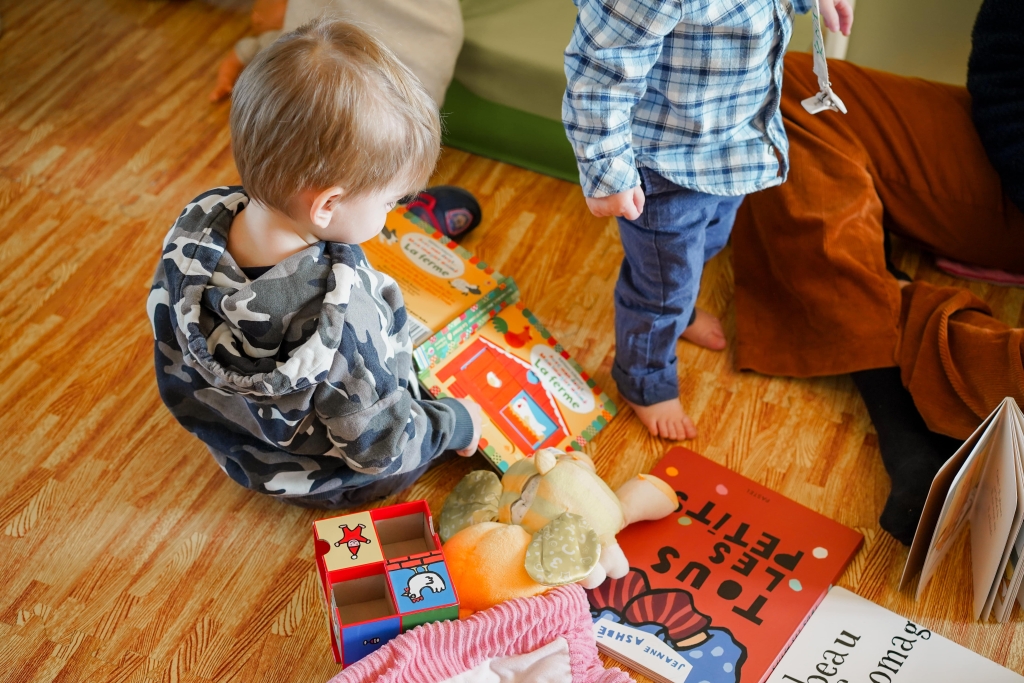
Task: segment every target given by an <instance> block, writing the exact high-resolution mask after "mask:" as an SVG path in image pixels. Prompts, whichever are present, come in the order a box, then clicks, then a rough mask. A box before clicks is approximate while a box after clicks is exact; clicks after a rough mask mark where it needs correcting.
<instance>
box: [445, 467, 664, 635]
mask: <svg viewBox="0 0 1024 683" xmlns="http://www.w3.org/2000/svg"><path fill="white" fill-rule="evenodd" d="M677 505H678V502H677V500H676V495H675V492H674V491H673V490H672V489H671V487H669V485H668V484H666V483H665V482H663V481H662V480H660V479H658V478H657V477H654V476H651V475H644V474H641V475H639V476H638V477H636V478H634V479H631V480H630V481H628V482H626V483H625V484H623V485H622V487H621V488H619V490H618V491H612V490H611V489H610V488H609V487H608V485H607V484H605V483H604V481H602V480H601V478H600V477H599V476H597V472H596V470H595V468H594V463H593V461H592V460H591V459H590V458H589V457H587V456H586V455H584V454H582V453H572V454H566V453H563V452H561V451H559V450H557V449H554V448H545V449H543V450H540V451H538V452H537V453H536V454H535V455H534V456H533V457H532V458H526V459H524V460H520V461H519V462H516V463H515V464H513V465H512V466H511V467H509V469H508V471H507V472H506V473H505V475H504V476H503V477H502V478H501V479H500V480H499V479H498V476H497V475H496V474H494V473H493V472H490V471H476V472H470V473H469V474H468V475H466V477H465V478H464V479H463V480H462V481H461V482H459V484H458V485H457V486H456V487H455V489H454V490H453V491H452V493H451V495H450V496H448V500H446V501H445V504H444V508H443V509H442V510H441V515H440V517H439V522H440V524H439V526H440V528H439V531H440V536H441V540H442V541H443V542H444V552H445V557H446V559H447V560H448V568H449V571H450V572H451V576H452V580H453V581H454V582H455V584H456V585H457V586H458V587H459V597H460V607H461V610H460V614H461V615H462V616H467V615H468V614H472V613H473V612H477V611H479V610H482V609H486V608H488V607H492V606H494V605H497V604H498V603H501V602H504V601H505V600H509V599H512V598H519V597H526V596H530V595H537V594H539V593H543V592H544V591H546V590H548V589H549V588H550V587H552V586H560V585H563V584H567V583H575V582H578V583H580V584H581V585H582V586H583V587H584V588H596V587H597V586H599V585H600V584H601V583H602V582H603V581H604V580H605V578H606V577H609V576H610V577H612V578H621V577H623V576H625V575H626V574H627V573H628V572H629V562H628V561H627V560H626V557H625V555H624V554H623V553H622V549H621V548H620V547H619V544H618V542H617V541H616V540H615V536H616V534H618V533H619V532H620V531H621V530H622V529H623V528H624V527H626V526H627V525H629V524H632V523H633V522H639V521H642V520H654V519H661V518H662V517H666V516H668V515H669V514H671V513H672V512H673V511H674V510H675V509H676V507H677Z"/></svg>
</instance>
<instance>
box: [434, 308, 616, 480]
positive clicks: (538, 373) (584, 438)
mask: <svg viewBox="0 0 1024 683" xmlns="http://www.w3.org/2000/svg"><path fill="white" fill-rule="evenodd" d="M491 315H492V317H491V318H490V320H489V321H488V322H487V323H485V324H483V325H481V326H480V327H479V328H478V329H476V330H475V331H474V332H471V333H469V334H467V335H463V336H462V337H461V338H455V339H449V338H448V336H447V334H445V333H440V334H437V335H434V336H433V337H431V338H430V339H429V340H427V341H426V342H425V343H423V344H422V345H421V346H420V347H419V348H417V349H416V355H417V365H418V366H419V367H420V368H421V371H420V376H419V379H420V383H421V384H422V385H423V386H424V387H426V388H427V390H428V391H430V393H431V395H433V396H434V397H435V398H444V397H453V398H466V399H470V400H473V401H476V402H477V403H478V404H479V405H480V408H481V411H482V412H483V421H482V425H481V436H480V450H481V451H482V452H483V454H484V456H486V457H487V459H488V460H490V462H491V464H492V465H494V467H496V468H497V469H498V470H499V471H500V472H505V471H506V470H508V468H509V466H510V465H511V464H512V463H514V462H516V461H517V460H519V459H521V458H524V457H527V456H530V455H533V453H535V452H536V451H538V450H540V449H541V448H547V447H554V448H560V449H562V450H564V451H572V450H582V449H583V447H584V446H585V445H586V444H587V442H588V441H589V440H590V439H592V438H593V437H594V435H595V434H597V432H598V431H600V430H601V428H603V427H604V426H605V425H606V424H608V421H609V420H611V419H612V416H613V415H615V412H616V408H615V404H614V403H613V402H612V400H611V399H610V398H608V396H606V395H605V393H604V392H603V391H601V388H600V387H599V386H598V385H597V383H596V382H594V380H593V379H592V378H591V377H589V376H588V375H587V373H585V372H584V371H583V369H582V368H581V367H580V366H579V365H577V364H576V362H575V361H574V360H573V359H572V358H571V357H570V356H569V353H568V351H566V350H565V349H564V348H562V345H561V344H559V343H558V342H557V341H555V339H554V337H552V336H551V334H550V333H549V332H548V331H547V330H546V329H545V328H544V326H543V325H541V324H540V322H539V321H538V320H537V319H536V318H535V317H534V316H533V314H532V313H530V311H529V310H527V309H525V308H523V306H522V304H515V305H512V306H505V307H504V308H501V309H500V310H494V309H492V311H491Z"/></svg>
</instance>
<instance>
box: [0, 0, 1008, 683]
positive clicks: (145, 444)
mask: <svg viewBox="0 0 1024 683" xmlns="http://www.w3.org/2000/svg"><path fill="white" fill-rule="evenodd" d="M218 4H219V7H218V6H214V5H211V4H204V3H202V2H198V1H196V0H191V1H188V2H186V1H184V0H80V1H79V2H74V3H72V2H58V1H56V0H38V1H33V2H28V1H26V0H21V1H15V0H0V15H2V16H3V19H4V26H5V33H4V34H3V35H2V36H0V292H2V295H0V323H2V324H0V435H2V443H3V450H2V451H0V467H2V476H0V530H2V532H3V533H2V534H0V577H2V580H0V680H5V681H12V682H15V681H16V682H17V683H30V682H32V683H49V682H51V681H118V682H123V683H142V682H143V681H146V682H148V681H154V682H155V681H189V682H199V681H203V682H205V681H218V682H227V681H284V680H290V681H326V680H327V679H328V678H329V677H330V676H332V675H333V674H334V673H335V672H336V671H337V670H338V667H337V666H336V665H335V664H334V662H333V660H332V658H331V655H330V651H329V648H328V642H327V630H326V624H325V621H324V617H323V614H322V610H321V606H320V600H319V597H318V595H317V586H316V575H315V571H314V563H313V554H312V551H313V545H312V539H311V535H310V523H311V521H312V520H313V519H314V518H316V517H318V516H322V513H317V512H313V511H308V510H300V509H297V508H293V507H289V506H287V505H283V504H281V503H277V502H275V501H273V500H269V499H266V498H263V497H260V496H257V495H254V494H251V493H249V492H247V491H245V490H243V489H241V488H240V487H238V486H237V485H235V484H234V483H232V482H231V481H230V480H229V479H228V478H227V477H226V476H225V475H224V474H222V473H221V471H220V470H219V469H218V468H217V466H216V464H215V463H214V461H213V459H212V458H211V457H210V456H209V455H208V454H207V452H206V450H205V449H204V448H203V446H202V445H201V444H200V443H199V442H198V441H197V440H195V439H194V438H193V437H192V436H191V435H189V434H188V433H186V432H185V431H184V430H183V429H181V428H180V427H179V426H178V425H177V424H176V423H175V422H174V420H173V419H172V418H171V416H170V415H169V413H167V411H166V410H165V409H164V407H163V405H162V404H161V402H160V399H159V396H158V395H157V391H156V385H155V382H154V379H153V369H152V341H151V333H150V330H149V325H148V322H147V320H146V314H145V300H146V295H147V291H148V287H149V283H150V277H151V275H152V272H153V268H154V266H155V264H156V259H157V256H158V254H159V245H160V241H161V238H162V237H163V235H164V233H165V231H166V229H167V227H168V226H169V225H170V224H171V222H172V221H173V220H174V218H175V217H176V216H177V214H178V213H179V211H180V210H181V208H182V206H184V204H185V203H187V201H188V200H190V199H191V198H192V197H193V196H195V195H196V194H198V193H199V192H201V191H203V190H205V189H207V188H209V187H211V186H215V185H224V184H230V183H235V182H237V174H236V171H235V169H234V165H233V162H232V159H231V153H230V146H229V136H228V130H227V112H228V108H227V105H226V104H220V105H211V104H210V103H209V102H207V100H206V93H207V92H208V91H209V89H210V88H211V85H212V79H213V74H214V73H215V71H216V67H217V63H218V61H219V60H220V58H221V56H222V55H223V54H224V53H225V52H226V51H227V50H228V49H229V48H230V46H231V45H232V44H233V43H234V42H235V41H236V40H237V39H238V38H239V37H241V36H242V35H244V33H245V32H246V30H247V18H246V15H245V13H244V10H243V9H238V8H237V7H238V5H239V4H240V3H238V2H234V3H232V2H221V3H218ZM434 181H435V182H436V183H452V184H458V185H461V186H463V187H466V188H468V189H469V190H471V191H472V192H474V193H475V194H476V195H477V197H478V198H479V199H480V201H481V204H482V206H483V209H484V213H485V216H486V219H485V222H484V224H483V225H482V226H481V227H480V228H479V229H477V230H476V231H475V232H474V233H472V234H471V235H470V236H469V237H468V238H467V239H466V241H465V244H466V246H467V247H468V248H469V249H471V250H473V251H476V252H477V253H478V254H480V255H481V256H482V257H483V258H484V259H485V260H486V261H488V262H489V263H492V264H494V265H495V266H497V267H498V268H499V269H500V270H502V271H503V272H505V273H508V274H510V275H512V276H514V277H515V278H516V280H517V281H518V282H519V285H520V287H521V289H522V295H523V300H524V301H525V302H527V303H528V305H529V306H530V308H532V309H533V310H534V311H535V313H536V314H537V315H538V317H539V318H540V319H541V320H542V321H543V322H544V323H545V324H546V325H547V327H548V328H549V329H550V330H551V332H552V333H553V334H554V335H555V337H556V338H558V340H559V341H561V343H562V344H563V345H564V346H566V347H567V348H568V349H570V350H571V351H572V353H573V354H574V355H575V357H576V358H577V360H578V361H579V362H580V363H581V364H582V365H583V366H584V367H585V368H587V369H588V370H590V371H591V374H593V376H594V377H596V378H597V380H598V382H599V383H600V384H601V385H602V386H604V387H605V388H606V389H607V390H608V391H609V392H610V393H612V395H613V396H614V385H613V383H612V382H611V381H610V377H609V369H610V364H611V358H612V351H613V333H612V314H613V308H612V287H613V285H614V281H615V277H616V273H617V269H618V263H619V260H620V259H621V255H622V252H621V247H620V246H619V243H618V239H617V236H616V230H615V226H614V223H613V222H612V221H608V220H598V219H595V218H592V217H591V216H590V215H589V214H588V213H587V211H586V208H585V205H584V202H583V199H582V196H581V195H580V192H579V188H578V187H577V186H574V185H571V184H569V183H565V182H562V181H558V180H553V179H551V178H547V177H543V176H540V175H537V174H534V173H531V172H528V171H524V170H522V169H519V168H515V167H512V166H507V165H504V164H500V163H496V162H494V161H490V160H487V159H483V158H480V157H475V156H472V155H469V154H465V153H463V152H460V151H457V150H447V151H446V152H445V153H444V155H443V158H442V161H441V164H440V166H439V169H438V172H437V174H436V177H435V179H434ZM901 263H902V265H903V266H904V267H905V269H907V270H908V271H909V272H911V273H912V274H915V273H916V274H917V275H919V276H922V277H927V278H928V279H930V280H933V281H936V282H949V283H952V282H954V281H953V280H952V279H950V278H946V277H944V276H942V275H941V274H939V273H937V272H936V271H935V270H934V268H933V267H932V266H931V265H930V262H929V261H928V260H927V259H926V258H923V257H920V256H919V255H918V254H916V253H914V252H904V253H902V254H901ZM732 281H733V278H732V271H731V263H730V259H729V250H728V249H726V250H725V252H723V253H722V254H721V255H720V256H718V257H717V258H716V259H714V261H712V262H711V263H710V264H709V267H708V269H707V272H706V275H705V278H704V286H703V291H702V294H701V303H702V305H703V306H704V307H706V308H708V309H709V310H711V311H712V312H714V313H716V314H719V315H722V316H723V317H724V320H725V325H726V330H727V333H728V335H729V337H730V340H731V339H732V338H733V337H734V330H735V325H734V313H733V307H732V304H731V300H732ZM961 284H964V283H961ZM964 286H969V287H970V288H971V289H972V290H974V291H975V292H976V293H978V294H979V295H980V296H983V297H984V298H985V299H986V300H987V301H989V302H991V303H992V305H993V307H994V309H995V310H996V313H997V315H999V316H1000V317H1002V318H1003V319H1004V320H1006V321H1008V322H1010V323H1014V324H1021V323H1022V322H1024V320H1022V314H1024V290H1020V289H998V288H990V287H986V286H984V285H978V284H964ZM680 375H681V378H682V379H681V387H682V396H683V399H684V401H685V403H686V405H687V407H688V408H689V409H690V410H691V411H692V414H693V415H694V416H695V417H696V419H697V422H698V425H699V428H700V437H699V438H698V439H697V440H696V441H695V442H693V443H692V444H690V446H691V447H692V448H694V449H695V450H698V451H701V452H703V453H705V454H706V455H708V456H709V457H711V458H713V459H715V460H717V461H719V462H721V463H723V464H725V465H727V466H729V467H731V468H733V469H735V470H737V471H739V472H741V473H743V474H745V475H747V476H749V477H751V478H753V479H755V480H757V481H760V482H763V483H765V484H767V485H768V486H770V487H772V488H774V489H776V490H778V491H780V492H782V493H784V494H786V495H788V496H791V497H793V498H795V499H797V500H799V501H800V502H802V503H804V504H806V505H808V506H810V507H812V508H814V509H816V510H819V511H821V512H822V513H824V514H826V515H828V516H830V517H832V518H834V519H837V520H838V521H840V522H842V523H844V524H847V525H850V526H852V527H854V528H856V529H858V530H860V531H861V532H862V533H863V534H864V535H865V539H866V540H865V545H864V548H863V550H862V551H861V553H860V554H859V556H858V557H857V558H856V560H855V561H854V563H853V565H852V566H851V567H850V569H849V570H848V571H847V572H846V574H845V575H844V576H843V577H842V580H841V584H842V585H843V586H846V587H848V588H851V589H853V590H855V591H856V592H858V593H860V594H862V595H864V596H866V597H868V598H870V599H872V600H875V601H877V602H879V603H881V604H883V605H885V606H886V607H889V608H892V609H895V610H897V611H899V612H901V613H902V614H904V615H906V616H908V617H910V618H912V619H915V620H918V621H921V622H924V623H925V624H927V625H928V626H930V627H932V628H933V629H934V630H935V631H937V632H938V633H941V634H942V635H945V636H947V637H949V638H952V639H953V640H955V641H957V642H960V643H962V644H964V645H967V646H968V647H971V648H973V649H975V650H977V651H978V652H981V653H982V654H984V655H986V656H988V657H991V658H992V659H994V660H996V661H998V662H1001V663H1003V664H1005V665H1007V666H1009V667H1011V668H1014V669H1016V670H1024V628H1022V626H1021V622H1020V616H1019V613H1016V612H1015V615H1014V618H1013V621H1012V622H1011V623H1009V624H1006V625H995V624H979V623H973V622H972V621H971V619H970V615H969V610H970V606H969V596H968V590H967V586H968V583H969V579H970V570H969V568H968V565H967V558H968V549H967V546H966V545H965V544H963V543H961V544H960V545H959V546H958V547H957V549H956V552H955V553H954V557H953V558H952V560H951V561H948V562H947V563H946V564H944V565H943V567H942V569H941V570H940V572H939V575H938V576H937V577H936V578H935V580H934V581H933V583H932V586H931V587H930V588H929V589H928V591H927V593H926V595H925V598H924V599H923V600H922V601H921V602H914V601H913V600H912V599H911V597H910V596H909V595H907V594H901V593H899V592H897V591H896V590H895V584H896V580H897V578H898V576H899V572H900V569H901V567H902V564H903V561H904V559H905V556H906V551H905V549H904V548H903V547H902V546H900V545H899V544H898V543H897V542H895V541H894V540H893V539H892V538H890V537H888V536H887V535H886V534H884V533H882V532H881V531H880V530H879V528H878V526H877V522H876V520H877V517H878V514H879V512H880V510H881V508H882V504H883V502H884V500H885V496H886V493H887V490H888V480H887V478H886V475H885V471H884V470H883V468H882V465H881V461H880V459H879V456H878V448H877V438H876V435H875V433H874V431H873V430H872V428H871V425H870V423H869V421H868V418H867V414H866V412H865V409H864V406H863V404H862V402H861V400H860V399H859V398H858V396H857V394H856V392H855V391H854V388H853V385H852V383H851V382H850V380H849V379H848V378H846V377H837V378H825V379H815V380H790V379H779V378H770V377H764V376H760V375H756V374H747V373H738V372H736V371H735V370H734V369H733V363H732V357H731V354H730V353H729V352H728V351H727V352H724V353H712V352H709V351H704V350H700V349H697V348H695V347H693V346H689V345H685V344H684V345H681V346H680ZM666 447H667V444H666V443H664V442H661V441H657V440H654V439H652V438H650V437H648V436H647V435H646V432H645V431H644V430H643V429H642V427H641V425H640V424H639V422H638V421H637V420H636V419H635V417H634V416H632V415H631V414H630V413H629V412H628V411H626V410H624V411H623V412H622V413H621V414H620V416H619V417H618V418H616V419H615V420H614V421H613V422H612V424H611V425H610V426H609V427H608V428H607V430H606V431H605V432H604V433H603V434H601V435H600V437H599V438H598V439H596V440H595V442H594V443H593V444H592V445H591V447H590V452H591V454H592V455H593V456H594V457H595V459H596V461H597V463H598V467H599V469H600V472H601V474H602V475H603V476H604V477H605V478H606V479H607V480H608V482H609V483H611V484H612V485H617V484H619V483H620V482H622V481H624V480H625V479H626V478H628V477H630V476H632V475H634V474H636V473H638V472H641V471H644V470H647V469H648V468H650V467H651V465H652V464H653V463H654V462H655V461H656V460H657V459H658V457H659V455H660V454H661V453H662V452H663V451H664V449H665V448H666ZM481 467H484V464H483V463H482V461H480V460H479V459H471V460H463V459H458V460H455V461H452V462H449V463H446V464H444V465H443V466H440V467H437V468H435V469H434V470H432V471H430V472H429V473H428V474H427V475H426V476H425V477H423V479H422V480H421V481H420V482H418V483H417V484H416V485H415V486H413V487H412V488H411V489H410V490H408V491H407V492H405V493H403V494H402V495H401V496H399V500H407V499H415V498H421V497H422V498H426V499H427V500H428V501H429V502H430V505H431V506H432V508H433V509H434V510H435V512H436V511H439V510H440V508H441V504H442V502H443V500H444V498H445V495H446V492H447V491H449V490H450V489H451V487H452V486H453V485H454V484H455V483H456V482H457V481H458V480H459V479H460V478H461V477H462V476H463V475H464V474H465V473H466V472H468V471H470V470H471V469H474V468H481ZM389 502H394V501H389Z"/></svg>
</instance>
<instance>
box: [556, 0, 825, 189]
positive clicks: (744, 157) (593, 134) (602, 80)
mask: <svg viewBox="0 0 1024 683" xmlns="http://www.w3.org/2000/svg"><path fill="white" fill-rule="evenodd" d="M574 2H575V3H576V5H577V6H578V7H579V15H578V16H577V19H576V27H575V29H574V30H573V33H572V40H571V41H570V42H569V47H567V48H566V50H565V74H566V78H567V79H568V87H567V88H566V91H565V99H564V100H563V102H562V118H563V120H564V122H565V130H566V133H567V134H568V136H569V140H570V142H572V145H573V148H574V149H575V152H576V160H577V163H578V164H579V168H580V182H581V184H582V185H583V192H584V194H586V196H588V197H605V196H608V195H611V194H615V193H617V192H622V191H623V190H628V189H629V188H631V187H636V186H637V185H638V184H639V183H640V176H639V174H638V173H637V170H636V167H637V166H643V167H645V168H649V169H651V170H653V171H656V172H657V173H659V174H660V175H662V176H664V177H665V178H668V179H669V180H671V181H672V182H674V183H676V184H677V185H681V186H683V187H688V188H690V189H693V190H699V191H701V192H707V193H709V194H716V195H726V196H737V195H744V194H748V193H750V192H754V191H757V190H761V189H764V188H766V187H771V186H772V185H778V184H780V183H782V182H783V180H785V178H786V174H787V173H788V171H789V161H788V156H787V155H788V152H789V143H788V141H787V140H786V131H785V129H784V128H783V127H782V114H781V113H780V112H779V97H780V94H781V92H782V56H783V53H784V52H785V46H786V44H787V43H788V42H789V38H790V36H791V35H792V32H793V11H794V9H795V10H796V11H799V12H801V13H802V12H807V11H809V10H810V8H811V4H812V3H813V0H574ZM780 160H781V161H780Z"/></svg>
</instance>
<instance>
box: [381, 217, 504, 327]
mask: <svg viewBox="0 0 1024 683" xmlns="http://www.w3.org/2000/svg"><path fill="white" fill-rule="evenodd" d="M362 248H363V253H365V254H366V260H367V261H369V262H370V265H371V266H373V267H374V268H376V269H377V270H379V271H381V272H382V273H385V274H387V275H390V276H391V277H393V278H394V279H395V281H396V282H398V285H399V287H401V289H402V295H403V296H404V298H405V310H406V313H407V314H408V316H409V325H410V328H411V329H410V335H411V336H412V343H413V346H414V347H415V346H419V345H420V344H422V343H423V342H424V341H426V340H427V339H429V338H430V337H431V336H432V335H434V334H436V333H438V332H442V331H444V333H445V335H446V337H450V338H455V339H457V338H459V337H460V336H464V335H466V334H469V333H470V332H471V331H473V330H475V329H476V328H477V327H479V326H480V325H481V324H483V323H484V322H486V321H487V320H488V317H489V315H488V314H489V312H490V310H492V309H493V308H494V307H500V306H504V305H508V304H510V303H513V302H515V301H517V300H518V298H519V289H518V288H517V287H516V283H515V282H514V281H513V280H512V278H510V277H505V276H504V275H502V274H501V273H499V272H497V271H496V270H494V268H492V267H490V266H489V265H487V264H486V263H484V262H483V261H481V260H480V259H479V258H477V257H476V256H474V255H473V254H471V253H470V252H469V251H467V250H466V249H464V248H463V247H460V246H459V245H458V244H457V243H455V242H454V241H452V240H450V239H448V238H447V237H445V236H444V235H442V234H441V232H440V231H438V230H435V229H434V228H433V227H431V226H430V225H427V224H426V223H424V222H423V221H421V220H420V219H419V218H417V217H416V215H415V214H413V213H411V212H407V211H406V210H405V208H404V207H401V206H400V207H398V208H396V209H395V210H394V211H392V212H391V213H389V214H388V216H387V219H386V222H385V226H384V229H383V230H382V231H381V233H380V234H379V235H377V237H376V238H375V239H372V240H370V241H369V242H365V243H363V245H362Z"/></svg>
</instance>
